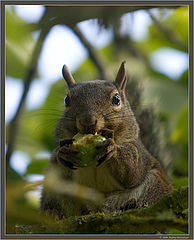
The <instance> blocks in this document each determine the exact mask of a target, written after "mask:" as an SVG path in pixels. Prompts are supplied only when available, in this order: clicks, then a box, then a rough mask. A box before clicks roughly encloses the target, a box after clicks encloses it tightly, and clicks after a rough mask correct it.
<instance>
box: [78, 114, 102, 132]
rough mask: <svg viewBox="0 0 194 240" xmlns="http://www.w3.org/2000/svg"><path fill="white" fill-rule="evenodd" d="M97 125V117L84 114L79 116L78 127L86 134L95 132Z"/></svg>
mask: <svg viewBox="0 0 194 240" xmlns="http://www.w3.org/2000/svg"><path fill="white" fill-rule="evenodd" d="M96 126H97V118H96V117H94V116H82V117H81V118H79V126H78V129H79V130H80V131H81V132H82V133H84V134H90V133H91V134H95V133H96V130H97V129H96Z"/></svg>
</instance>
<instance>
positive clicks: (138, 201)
mask: <svg viewBox="0 0 194 240" xmlns="http://www.w3.org/2000/svg"><path fill="white" fill-rule="evenodd" d="M172 190H173V187H172V185H171V184H170V182H169V181H168V180H167V179H166V178H163V174H162V173H161V172H160V171H159V170H157V169H154V170H151V171H150V172H149V173H148V174H147V176H146V178H145V179H144V181H143V183H141V184H140V185H138V186H137V187H134V188H132V189H127V190H124V191H118V192H116V193H113V194H111V195H109V196H108V197H107V198H106V200H105V202H104V204H103V207H102V211H104V212H112V211H115V210H122V211H124V210H128V209H132V208H141V207H146V206H148V205H151V204H154V203H155V202H157V201H158V200H159V199H161V198H162V197H163V196H164V195H166V194H167V193H169V192H171V191H172Z"/></svg>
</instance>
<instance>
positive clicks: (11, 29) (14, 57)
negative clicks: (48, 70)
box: [5, 9, 38, 79]
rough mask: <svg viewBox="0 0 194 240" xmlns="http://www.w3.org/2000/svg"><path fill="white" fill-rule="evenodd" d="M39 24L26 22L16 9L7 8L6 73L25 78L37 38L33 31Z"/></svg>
mask: <svg viewBox="0 0 194 240" xmlns="http://www.w3.org/2000/svg"><path fill="white" fill-rule="evenodd" d="M35 26H38V25H32V24H29V23H26V22H25V21H24V20H22V19H21V18H20V17H19V16H17V15H16V13H15V11H14V10H11V9H9V10H6V29H5V31H6V74H7V75H9V76H11V77H14V78H20V79H23V78H24V76H25V73H26V70H27V69H26V66H27V64H28V63H29V62H30V58H31V54H32V50H33V48H34V45H35V40H34V39H33V37H32V31H34V30H36V27H35Z"/></svg>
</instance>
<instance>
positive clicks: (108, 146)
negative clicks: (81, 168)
mask: <svg viewBox="0 0 194 240" xmlns="http://www.w3.org/2000/svg"><path fill="white" fill-rule="evenodd" d="M96 148H97V149H100V148H102V149H103V151H102V152H101V153H99V154H98V155H97V156H96V158H95V161H97V162H98V163H97V167H98V166H100V165H101V164H102V163H103V162H105V161H107V160H109V159H110V158H111V157H113V156H114V155H115V152H116V145H115V143H114V141H113V140H112V139H111V138H108V139H106V140H105V141H104V142H102V143H101V144H99V145H98V146H96Z"/></svg>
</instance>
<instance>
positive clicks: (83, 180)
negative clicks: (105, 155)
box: [73, 165, 124, 193]
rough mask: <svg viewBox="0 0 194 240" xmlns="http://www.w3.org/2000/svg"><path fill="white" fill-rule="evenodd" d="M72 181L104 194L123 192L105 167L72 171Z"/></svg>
mask: <svg viewBox="0 0 194 240" xmlns="http://www.w3.org/2000/svg"><path fill="white" fill-rule="evenodd" d="M73 180H74V181H76V182H77V183H79V184H81V185H85V186H87V187H90V188H95V189H96V190H98V191H101V192H104V193H107V192H113V191H119V190H124V188H123V187H122V186H121V185H120V184H119V183H118V182H117V180H116V179H114V178H113V176H112V175H111V174H110V171H109V170H108V168H107V167H106V166H105V165H103V166H100V167H96V166H91V167H85V168H79V169H78V170H76V171H74V174H73Z"/></svg>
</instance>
